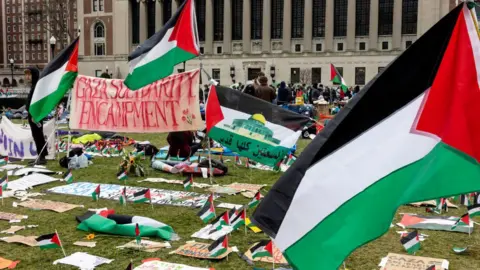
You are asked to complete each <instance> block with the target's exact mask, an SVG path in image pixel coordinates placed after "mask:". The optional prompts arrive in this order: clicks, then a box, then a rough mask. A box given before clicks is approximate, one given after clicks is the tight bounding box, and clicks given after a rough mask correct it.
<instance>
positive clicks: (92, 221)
mask: <svg viewBox="0 0 480 270" xmlns="http://www.w3.org/2000/svg"><path fill="white" fill-rule="evenodd" d="M111 212H112V211H110V212H109V211H100V212H98V213H96V212H92V211H88V212H86V213H85V214H84V215H82V216H77V221H78V222H79V223H80V224H79V225H78V226H77V229H78V230H81V231H85V232H96V233H104V234H111V235H121V236H130V237H158V238H161V239H164V240H171V239H172V237H173V238H175V237H176V234H175V233H174V231H173V229H172V227H170V226H168V225H167V224H164V223H162V222H159V221H157V220H154V219H151V218H148V217H142V216H126V215H117V214H113V213H111ZM137 225H138V231H139V233H137V230H136V228H137Z"/></svg>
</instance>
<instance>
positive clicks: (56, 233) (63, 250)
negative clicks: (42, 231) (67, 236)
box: [55, 229, 67, 257]
mask: <svg viewBox="0 0 480 270" xmlns="http://www.w3.org/2000/svg"><path fill="white" fill-rule="evenodd" d="M55 235H56V236H57V237H58V242H60V247H61V248H62V252H63V256H65V257H67V254H66V253H65V249H63V244H62V240H60V235H58V232H57V230H56V229H55Z"/></svg>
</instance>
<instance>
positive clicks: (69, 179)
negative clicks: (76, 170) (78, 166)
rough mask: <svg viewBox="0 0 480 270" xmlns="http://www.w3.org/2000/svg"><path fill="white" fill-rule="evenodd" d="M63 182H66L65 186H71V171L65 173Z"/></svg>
mask: <svg viewBox="0 0 480 270" xmlns="http://www.w3.org/2000/svg"><path fill="white" fill-rule="evenodd" d="M63 181H65V182H67V184H71V183H72V182H73V174H72V170H68V171H67V172H66V173H65V178H63Z"/></svg>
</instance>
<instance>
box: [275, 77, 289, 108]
mask: <svg viewBox="0 0 480 270" xmlns="http://www.w3.org/2000/svg"><path fill="white" fill-rule="evenodd" d="M291 100H292V93H290V89H288V88H287V84H286V83H285V82H281V83H280V87H279V88H278V95H277V104H278V105H283V104H288V103H290V101H291Z"/></svg>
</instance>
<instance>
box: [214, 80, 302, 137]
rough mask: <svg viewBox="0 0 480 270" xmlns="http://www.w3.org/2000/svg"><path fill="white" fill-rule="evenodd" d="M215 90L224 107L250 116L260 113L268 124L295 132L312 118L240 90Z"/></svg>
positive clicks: (220, 87)
mask: <svg viewBox="0 0 480 270" xmlns="http://www.w3.org/2000/svg"><path fill="white" fill-rule="evenodd" d="M215 88H216V90H217V96H218V102H219V103H220V106H222V107H225V108H229V109H232V110H236V111H239V112H243V113H247V114H250V115H253V114H256V113H259V114H262V115H263V116H264V117H265V119H266V120H267V121H268V122H270V123H273V124H277V125H280V126H284V127H286V128H289V129H291V130H294V131H296V130H299V129H301V128H303V127H304V126H305V125H306V124H307V123H308V122H309V121H310V118H309V117H307V116H305V115H302V114H298V113H295V112H292V111H289V110H286V109H283V108H282V107H280V106H277V105H274V104H272V103H270V102H266V101H264V100H261V99H258V98H256V97H254V96H251V95H247V94H244V93H242V92H240V91H238V90H233V89H231V88H227V87H223V86H216V87H215Z"/></svg>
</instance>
